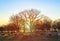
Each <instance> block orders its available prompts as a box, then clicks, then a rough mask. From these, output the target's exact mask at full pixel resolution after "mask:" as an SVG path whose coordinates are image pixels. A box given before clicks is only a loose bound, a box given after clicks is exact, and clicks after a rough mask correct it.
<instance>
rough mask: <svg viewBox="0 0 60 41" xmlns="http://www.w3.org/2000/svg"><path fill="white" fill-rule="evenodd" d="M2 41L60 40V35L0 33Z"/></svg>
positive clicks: (0, 40)
mask: <svg viewBox="0 0 60 41" xmlns="http://www.w3.org/2000/svg"><path fill="white" fill-rule="evenodd" d="M0 41H60V36H45V35H41V34H38V33H37V34H31V35H21V34H17V33H16V34H0Z"/></svg>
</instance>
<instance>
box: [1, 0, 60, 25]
mask: <svg viewBox="0 0 60 41" xmlns="http://www.w3.org/2000/svg"><path fill="white" fill-rule="evenodd" d="M32 8H33V9H38V10H39V11H40V12H41V14H44V15H46V16H48V17H50V18H60V0H0V25H2V24H6V23H8V21H9V18H10V16H11V15H13V14H17V13H19V12H20V11H22V10H25V9H32Z"/></svg>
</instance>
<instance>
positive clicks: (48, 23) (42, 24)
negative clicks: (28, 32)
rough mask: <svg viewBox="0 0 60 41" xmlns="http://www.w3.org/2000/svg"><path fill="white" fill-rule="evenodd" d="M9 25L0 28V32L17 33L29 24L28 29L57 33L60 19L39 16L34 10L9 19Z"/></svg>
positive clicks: (38, 12)
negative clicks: (51, 30)
mask: <svg viewBox="0 0 60 41" xmlns="http://www.w3.org/2000/svg"><path fill="white" fill-rule="evenodd" d="M9 22H10V23H9V24H7V25H5V26H0V31H19V30H21V29H24V31H25V28H26V25H25V24H26V23H27V25H28V24H29V23H30V26H29V27H30V29H35V30H50V29H53V30H54V31H57V29H58V30H59V29H60V19H56V20H54V21H53V20H51V19H50V18H49V17H47V16H44V15H42V14H40V11H38V10H36V9H31V10H25V11H22V12H20V13H18V14H16V15H12V16H11V17H10V21H9Z"/></svg>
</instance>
